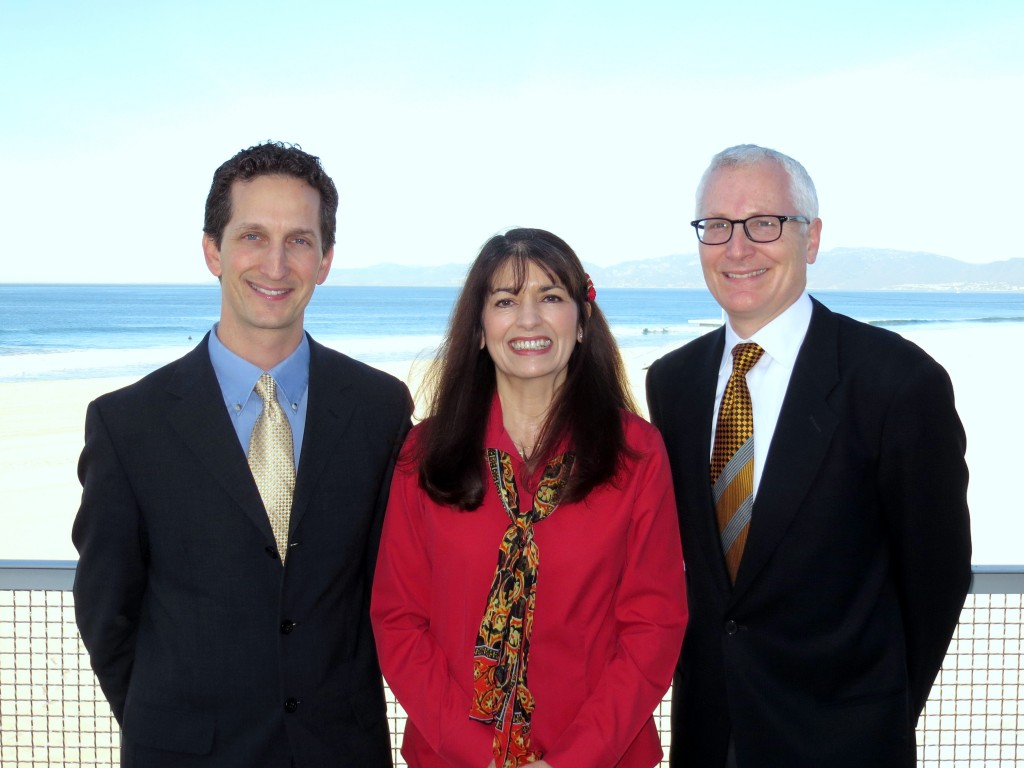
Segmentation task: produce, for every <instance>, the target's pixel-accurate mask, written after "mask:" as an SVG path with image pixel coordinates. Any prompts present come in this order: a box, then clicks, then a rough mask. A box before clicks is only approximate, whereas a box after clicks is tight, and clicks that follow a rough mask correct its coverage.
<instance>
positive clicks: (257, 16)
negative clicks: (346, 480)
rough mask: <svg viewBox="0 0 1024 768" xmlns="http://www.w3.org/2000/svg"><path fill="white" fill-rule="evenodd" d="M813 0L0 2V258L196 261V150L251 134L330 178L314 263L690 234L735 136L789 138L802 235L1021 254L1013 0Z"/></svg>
mask: <svg viewBox="0 0 1024 768" xmlns="http://www.w3.org/2000/svg"><path fill="white" fill-rule="evenodd" d="M831 5H832V4H826V3H824V2H785V1H783V2H779V3H774V4H764V3H753V2H742V1H741V2H733V3H729V4H722V3H696V2H684V1H682V0H676V1H675V2H644V1H643V0H637V1H635V2H631V3H628V4H627V3H601V2H594V1H592V2H586V3H585V2H548V3H541V2H529V1H528V2H516V3H481V2H479V1H478V2H434V3H411V2H406V3H401V2H387V1H386V0H381V1H380V2H376V3H369V2H361V3H351V2H346V1H345V0H341V1H340V2H333V3H328V2H323V3H313V2H292V3H288V4H284V3H270V2H261V1H257V2H245V3H242V2H192V1H191V0H185V1H183V2H176V3H173V4H172V3H147V4H143V3H129V2H93V3H82V2H75V3H72V2H64V3H61V2H51V3H38V2H30V1H29V0H0V72H3V75H0V132H2V134H3V136H4V139H5V141H4V142H3V147H4V149H3V158H2V160H3V165H2V169H3V170H2V171H0V173H2V176H0V178H2V179H3V181H4V183H3V184H2V185H0V227H2V230H0V231H2V232H4V233H5V235H6V238H5V242H4V245H3V263H4V266H5V269H4V272H3V275H2V277H0V280H2V281H3V282H111V281H117V282H192V281H208V280H210V279H212V278H210V276H209V274H208V273H207V272H206V268H205V265H204V264H203V259H202V253H201V251H200V248H199V241H200V236H201V228H202V209H203V203H204V201H205V196H206V192H207V190H208V188H209V183H210V177H211V175H212V173H213V170H214V169H215V168H216V166H217V165H219V164H220V163H221V162H222V161H223V160H225V159H227V158H228V157H229V156H230V155H232V154H233V153H234V152H236V151H237V150H238V149H241V148H243V147H246V146H250V145H251V144H254V143H257V142H259V141H262V140H265V139H271V138H273V139H281V140H286V141H294V142H297V143H299V144H301V145H302V146H303V147H304V148H305V149H306V150H308V151H310V152H312V153H314V154H317V155H319V156H320V157H321V158H322V159H323V162H324V165H325V166H326V168H327V170H328V172H329V173H330V174H331V175H332V176H333V177H334V179H335V181H336V182H337V184H338V186H339V189H340V191H341V195H342V201H341V211H340V212H339V222H338V252H337V258H336V261H335V265H336V267H344V266H362V265H365V264H373V263H380V262H396V263H405V264H417V263H422V264H437V263H449V262H462V263H465V262H468V261H469V260H471V259H472V257H473V256H474V255H475V253H476V251H477V249H478V248H479V246H480V244H481V243H482V242H483V241H484V240H486V239H487V237H489V236H490V235H491V234H493V233H494V232H496V231H499V230H502V229H505V228H507V227H510V226H539V227H545V228H548V229H551V230H552V231H554V232H556V233H558V234H559V235H561V236H563V237H564V238H566V239H567V240H568V241H569V243H570V244H572V245H573V246H574V247H575V248H576V250H577V251H578V252H579V253H580V255H581V256H582V257H583V259H584V260H586V261H589V262H593V263H597V264H602V265H606V264H612V263H616V262H620V261H626V260H631V259H641V258H649V257H655V256H663V255H666V254H669V253H691V252H694V251H695V241H694V236H693V231H692V229H690V228H689V227H688V225H687V222H688V221H689V220H690V219H691V218H692V213H693V190H694V187H695V186H696V183H697V180H698V178H699V176H700V173H701V172H702V170H703V168H704V167H705V166H706V164H707V162H708V160H709V159H710V157H711V156H712V155H713V154H714V153H715V152H717V151H718V150H719V149H722V148H723V147H726V146H729V145H732V144H737V143H743V142H753V143H759V144H764V145H767V146H772V147H775V148H777V149H780V150H782V151H784V152H787V153H788V154H791V155H793V156H794V157H796V158H797V159H798V160H800V161H801V162H803V163H804V165H805V166H806V167H807V169H808V170H809V172H810V173H811V176H812V177H813V178H814V179H815V182H816V183H817V186H818V192H819V197H820V199H821V215H822V218H823V220H824V232H823V242H822V248H823V249H825V250H827V249H829V248H834V247H842V246H849V247H855V246H870V247H878V248H896V249H902V250H921V251H930V252H934V253H941V254H944V255H948V256H952V257H955V258H959V259H963V260H965V261H974V262H987V261H996V260H1001V259H1006V258H1011V257H1019V256H1024V248H1022V246H1021V242H1020V240H1019V239H1016V238H1010V237H1007V236H1006V234H1007V232H1008V227H1007V226H1006V225H1005V223H1004V221H1006V222H1012V221H1014V220H1015V219H1016V220H1019V219H1020V217H1022V216H1024V192H1022V189H1024V184H1022V179H1024V153H1022V152H1021V151H1020V149H1019V146H1020V142H1021V136H1022V133H1024V131H1022V129H1024V52H1022V49H1024V46H1022V45H1021V43H1020V41H1021V40H1022V39H1024V3H1020V2H1009V1H1006V2H1003V1H1002V0H989V1H988V2H985V1H984V0H983V1H982V2H977V3H969V2H941V0H940V1H938V2H931V3H927V4H926V3H917V2H903V3H893V2H889V3H885V2H875V0H868V1H867V2H860V3H857V4H852V3H851V4H843V5H840V7H835V8H833V7H830V6H831ZM989 217H992V219H993V222H994V223H993V224H991V225H988V224H986V225H979V224H978V223H977V222H978V221H979V219H980V220H982V221H987V220H988V219H989Z"/></svg>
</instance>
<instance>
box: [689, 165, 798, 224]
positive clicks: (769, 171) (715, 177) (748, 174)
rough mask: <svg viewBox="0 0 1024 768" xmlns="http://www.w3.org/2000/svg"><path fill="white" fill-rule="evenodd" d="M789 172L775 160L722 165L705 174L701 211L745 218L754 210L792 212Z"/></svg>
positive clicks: (757, 211) (705, 213)
mask: <svg viewBox="0 0 1024 768" xmlns="http://www.w3.org/2000/svg"><path fill="white" fill-rule="evenodd" d="M792 198H793V196H792V193H791V190H790V180H789V174H787V173H786V171H785V169H784V168H783V167H782V166H781V165H779V164H778V163H773V162H762V163H756V164H754V165H739V166H726V167H724V168H719V169H718V170H716V171H715V172H714V173H712V174H711V176H710V177H709V178H708V182H707V184H706V185H705V188H704V197H703V199H702V200H701V215H703V216H725V217H727V218H745V217H747V216H750V215H752V214H755V213H777V214H787V213H792V210H791V209H792V208H793V199H792Z"/></svg>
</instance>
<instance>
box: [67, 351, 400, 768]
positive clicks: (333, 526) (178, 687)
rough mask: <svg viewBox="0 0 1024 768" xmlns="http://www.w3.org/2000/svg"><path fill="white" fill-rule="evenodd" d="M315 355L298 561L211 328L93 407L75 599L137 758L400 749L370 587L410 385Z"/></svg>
mask: <svg viewBox="0 0 1024 768" xmlns="http://www.w3.org/2000/svg"><path fill="white" fill-rule="evenodd" d="M310 354H311V357H310V371H309V392H308V398H309V400H308V409H307V414H306V425H305V436H304V442H303V445H302V452H301V461H300V465H299V467H298V472H297V476H296V486H295V495H294V501H293V506H292V514H291V527H290V538H289V541H290V544H289V551H288V556H287V560H286V562H287V565H286V566H285V567H283V568H282V565H281V560H280V558H279V556H278V553H277V551H276V549H275V544H274V536H273V533H272V531H271V528H270V524H269V521H268V520H267V515H266V512H265V511H264V508H263V504H262V502H261V500H260V496H259V491H258V490H257V488H256V484H255V482H254V481H253V478H252V474H251V472H250V470H249V467H248V464H247V463H246V457H245V453H244V451H243V450H242V447H241V446H240V445H239V441H238V438H237V436H236V435H235V432H234V430H233V428H232V426H231V423H230V417H229V416H228V414H227V412H226V409H225V406H224V402H223V398H222V396H221V391H220V387H219V385H218V383H217V379H216V375H215V374H214V371H213V367H212V365H211V364H210V358H209V353H208V350H207V341H206V340H205V339H204V341H203V342H202V343H201V344H200V345H199V346H198V347H197V348H196V349H195V350H193V351H192V352H191V353H189V354H188V355H186V356H185V357H183V358H181V359H180V360H177V361H176V362H173V363H171V364H170V365H167V366H165V367H164V368H161V369H160V370H158V371H155V372H154V373H152V374H150V375H149V376H146V377H145V378H143V379H142V380H141V381H139V382H138V383H136V384H134V385H132V386H130V387H127V388H125V389H122V390H119V391H117V392H113V393H111V394H108V395H104V396H103V397H101V398H99V399H98V400H96V401H95V402H93V403H92V404H90V406H89V410H88V414H87V416H86V440H85V449H84V451H83V453H82V457H81V461H80V464H79V477H80V479H81V481H82V484H83V494H82V504H81V508H80V509H79V512H78V516H77V518H76V520H75V525H74V530H73V539H74V542H75V546H76V547H77V548H78V551H79V555H80V560H79V564H78V571H77V574H76V578H75V587H74V595H75V609H76V615H77V619H78V626H79V629H80V631H81V635H82V639H83V641H84V642H85V646H86V648H87V649H88V651H89V655H90V659H91V663H92V666H93V669H94V670H95V672H96V675H97V677H98V679H99V682H100V685H101V686H102V688H103V691H104V693H105V695H106V697H107V699H108V700H109V702H110V705H111V707H112V709H113V712H114V715H115V717H116V718H117V720H118V722H119V723H120V724H121V726H122V765H124V766H137V767H139V768H149V767H150V766H176V767H177V766H211V767H212V766H216V767H217V768H232V767H233V766H238V768H252V766H280V767H281V768H284V767H285V766H289V765H294V766H296V768H313V767H320V766H322V767H323V768H327V766H330V767H331V768H339V767H340V766H352V767H353V768H356V767H357V766H358V767H359V768H363V767H364V766H374V767H376V766H380V767H383V766H391V764H392V761H391V750H390V739H389V735H388V727H387V720H386V717H385V706H384V694H383V689H382V683H381V675H380V671H379V668H378V665H377V657H376V651H375V648H374V642H373V635H372V631H371V628H370V621H369V596H370V581H371V577H372V575H373V571H374V567H375V564H376V554H377V546H378V542H379V538H380V528H381V524H382V518H383V514H384V509H385V504H386V502H387V495H388V489H389V485H390V480H391V473H392V470H393V467H394V460H395V456H396V453H397V450H398V449H399V447H400V446H401V443H402V440H403V438H404V436H405V433H406V431H407V430H408V428H409V416H410V410H411V400H410V397H409V392H408V389H407V388H406V387H405V386H404V385H403V384H402V383H401V382H399V381H397V380H396V379H394V378H392V377H391V376H388V375H387V374H384V373H381V372H379V371H376V370H374V369H372V368H370V367H368V366H366V365H364V364H362V363H359V362H356V361H355V360H352V359H350V358H348V357H346V356H344V355H342V354H340V353H338V352H335V351H332V350H329V349H327V348H326V347H323V346H322V345H320V344H317V343H315V342H313V341H312V340H310Z"/></svg>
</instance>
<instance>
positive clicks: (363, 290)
mask: <svg viewBox="0 0 1024 768" xmlns="http://www.w3.org/2000/svg"><path fill="white" fill-rule="evenodd" d="M457 292H458V291H457V289H456V288H406V287H401V288H400V287H354V286H336V285H324V286H321V287H319V288H318V289H317V291H316V293H315V295H314V297H313V301H312V302H311V303H310V306H309V308H308V310H307V312H306V328H307V329H308V330H309V331H310V333H311V334H312V335H313V336H314V338H316V339H318V340H319V341H322V342H324V343H326V344H328V345H330V346H333V347H336V348H337V349H341V350H343V351H345V352H346V353H348V354H350V355H352V356H353V357H356V358H358V359H361V360H364V361H366V362H369V363H374V362H388V361H397V360H409V359H416V358H423V357H427V356H430V355H431V354H432V353H433V351H434V350H435V349H436V347H437V345H438V344H439V343H440V340H441V337H442V335H443V333H444V330H445V326H446V324H447V321H448V315H449V312H450V311H451V307H452V303H453V301H454V299H455V297H456V295H457ZM814 295H815V296H816V297H817V298H819V299H821V300H822V301H823V302H824V303H826V304H827V305H828V306H829V307H831V308H832V309H834V310H836V311H838V312H842V313H844V314H847V315H850V316H852V317H855V318H857V319H859V320H863V321H865V322H869V323H873V324H876V325H881V326H885V327H889V328H893V329H895V330H909V329H911V328H915V327H929V328H934V329H937V330H941V329H942V328H948V327H954V326H957V325H962V324H965V323H1024V293H991V292H990V293H954V292H949V293H944V292H943V293H940V292H838V291H822V292H816V293H815V294H814ZM598 304H599V305H600V307H601V309H602V310H603V311H604V313H605V315H606V316H607V317H608V321H609V323H610V325H611V327H612V331H613V332H614V334H615V337H616V339H617V340H618V342H619V345H620V346H621V347H622V349H623V351H624V352H626V353H628V351H629V349H630V348H636V347H640V346H658V347H662V346H664V347H666V348H672V347H676V346H679V345H681V344H684V343H685V342H687V341H689V340H690V339H693V338H695V337H696V336H698V335H699V334H700V333H702V332H704V331H706V330H707V327H708V324H709V323H715V322H718V321H720V319H721V310H720V309H719V308H718V305H717V304H715V302H714V299H712V297H711V295H710V294H709V293H708V292H707V291H704V290H676V289H672V290H658V289H624V288H623V289H614V288H612V289H604V290H601V291H600V293H599V294H598ZM219 313H220V288H219V286H218V285H217V284H215V283H214V284H210V285H0V381H23V380H38V379H66V378H88V377H97V376H133V375H141V374H144V373H147V372H148V371H151V370H153V369H155V368H157V367H159V366H160V365H163V364H164V363H166V362H169V361H170V360H173V359H174V358H176V357H178V356H180V355H181V354H183V353H184V352H185V351H187V350H188V349H190V348H191V347H193V346H194V345H195V344H196V343H198V341H199V340H200V339H201V338H202V337H203V335H204V334H205V333H206V332H207V331H208V330H209V329H210V327H211V326H212V325H213V323H214V322H215V321H216V320H217V317H218V316H219Z"/></svg>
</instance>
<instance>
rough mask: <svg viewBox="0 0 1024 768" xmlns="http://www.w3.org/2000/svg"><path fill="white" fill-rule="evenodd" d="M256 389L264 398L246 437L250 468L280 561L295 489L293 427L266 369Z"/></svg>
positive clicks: (285, 549)
mask: <svg viewBox="0 0 1024 768" xmlns="http://www.w3.org/2000/svg"><path fill="white" fill-rule="evenodd" d="M255 389H256V394H258V395H259V396H260V397H261V398H262V399H263V412H262V413H261V414H260V415H259V418H257V419H256V426H254V427H253V429H252V437H251V438H249V468H250V469H251V470H252V476H253V479H254V480H256V487H257V488H259V490H260V497H261V498H262V499H263V506H264V507H265V508H266V510H267V517H268V518H269V519H270V527H271V528H272V529H273V531H274V539H275V541H276V542H277V551H278V554H279V555H280V556H281V563H282V565H283V564H284V559H285V554H286V553H287V551H288V521H289V520H290V518H291V512H292V493H293V492H294V490H295V457H294V454H293V452H292V429H291V427H290V426H289V425H288V417H287V416H286V415H285V413H284V411H283V410H282V409H281V404H280V403H279V402H277V383H276V382H275V381H274V379H273V378H271V376H270V374H269V373H264V374H263V375H262V376H260V378H259V381H257V382H256V387H255Z"/></svg>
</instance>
